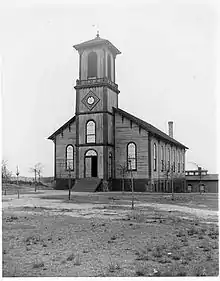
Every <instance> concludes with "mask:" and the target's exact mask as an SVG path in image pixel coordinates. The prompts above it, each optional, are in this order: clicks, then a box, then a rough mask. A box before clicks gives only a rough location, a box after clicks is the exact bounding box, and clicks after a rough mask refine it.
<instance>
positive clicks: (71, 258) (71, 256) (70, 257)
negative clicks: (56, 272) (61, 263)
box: [66, 253, 75, 261]
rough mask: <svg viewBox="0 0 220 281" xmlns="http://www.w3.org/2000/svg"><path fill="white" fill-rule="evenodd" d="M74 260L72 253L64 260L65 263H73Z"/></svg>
mask: <svg viewBox="0 0 220 281" xmlns="http://www.w3.org/2000/svg"><path fill="white" fill-rule="evenodd" d="M74 259H75V255H74V254H73V253H72V254H70V255H69V256H68V258H67V259H66V260H67V261H73V260H74Z"/></svg>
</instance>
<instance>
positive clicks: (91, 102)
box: [87, 96, 95, 105]
mask: <svg viewBox="0 0 220 281" xmlns="http://www.w3.org/2000/svg"><path fill="white" fill-rule="evenodd" d="M94 101H95V99H94V98H93V97H91V96H90V97H88V99H87V102H88V104H90V105H92V104H93V103H94Z"/></svg>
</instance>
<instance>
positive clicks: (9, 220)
mask: <svg viewBox="0 0 220 281" xmlns="http://www.w3.org/2000/svg"><path fill="white" fill-rule="evenodd" d="M15 220H18V217H17V216H10V217H7V218H6V219H5V221H6V222H13V221H15Z"/></svg>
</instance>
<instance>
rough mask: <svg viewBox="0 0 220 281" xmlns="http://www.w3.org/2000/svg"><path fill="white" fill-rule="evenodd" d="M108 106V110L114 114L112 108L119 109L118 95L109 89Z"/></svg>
mask: <svg viewBox="0 0 220 281" xmlns="http://www.w3.org/2000/svg"><path fill="white" fill-rule="evenodd" d="M107 96H108V105H107V110H108V111H109V112H113V110H112V107H118V94H117V93H115V92H114V91H113V90H111V89H107Z"/></svg>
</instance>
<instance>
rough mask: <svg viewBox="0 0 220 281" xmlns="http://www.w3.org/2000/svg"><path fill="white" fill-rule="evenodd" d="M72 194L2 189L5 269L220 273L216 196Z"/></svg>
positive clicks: (23, 272)
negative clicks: (10, 192) (15, 192)
mask: <svg viewBox="0 0 220 281" xmlns="http://www.w3.org/2000/svg"><path fill="white" fill-rule="evenodd" d="M67 195H68V192H67V191H54V190H48V191H46V190H45V191H38V193H37V194H35V193H33V192H32V193H29V194H21V195H20V198H19V199H17V198H16V197H17V195H6V196H3V276H185V275H187V276H216V275H218V227H217V225H216V224H217V223H218V214H217V210H216V203H213V202H214V201H217V198H216V196H215V195H210V194H205V195H204V196H203V195H201V196H203V197H201V196H200V197H198V196H197V195H195V196H194V200H189V196H191V195H188V196H187V195H177V197H176V200H175V201H171V200H170V198H171V197H170V195H160V194H158V195H155V194H153V195H152V194H135V210H131V207H130V206H131V201H130V199H131V194H124V195H123V194H121V193H93V194H85V193H83V194H80V193H72V197H71V201H68V200H67V198H68V197H67ZM202 198H203V199H202ZM190 199H192V196H191V197H190ZM192 201H194V202H192ZM197 201H198V202H197ZM201 201H202V205H203V207H202V208H195V207H192V206H198V205H199V204H198V203H201ZM155 202H156V203H155ZM200 205H201V204H200ZM204 206H205V207H204Z"/></svg>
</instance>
